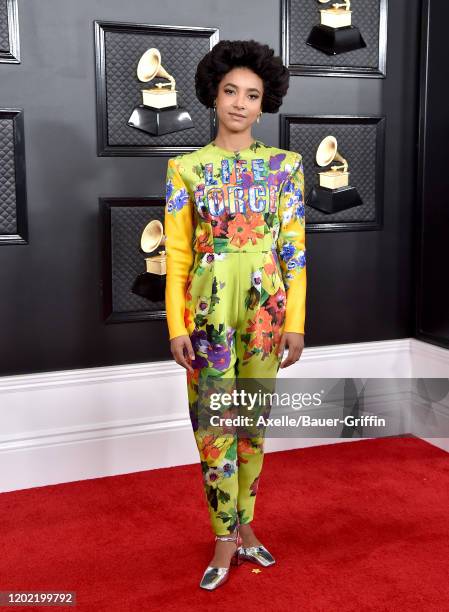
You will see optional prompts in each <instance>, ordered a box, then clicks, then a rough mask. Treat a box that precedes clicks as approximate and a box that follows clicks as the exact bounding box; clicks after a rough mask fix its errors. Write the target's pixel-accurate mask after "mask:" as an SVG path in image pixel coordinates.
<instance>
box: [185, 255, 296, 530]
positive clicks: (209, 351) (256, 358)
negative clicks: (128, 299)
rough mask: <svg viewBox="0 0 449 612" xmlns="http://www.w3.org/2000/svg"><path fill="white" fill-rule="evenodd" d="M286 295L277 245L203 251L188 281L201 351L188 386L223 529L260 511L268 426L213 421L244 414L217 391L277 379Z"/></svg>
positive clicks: (208, 485) (213, 507)
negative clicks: (214, 400) (240, 427)
mask: <svg viewBox="0 0 449 612" xmlns="http://www.w3.org/2000/svg"><path fill="white" fill-rule="evenodd" d="M285 301H286V300H285V290H284V285H283V282H282V277H281V272H280V268H279V263H278V260H277V255H276V253H275V251H273V250H271V251H242V252H222V253H218V252H214V253H202V252H195V257H194V263H193V267H192V270H191V272H190V274H189V279H188V282H187V286H186V310H185V323H186V327H187V329H188V332H189V336H190V339H191V342H192V347H193V350H194V352H195V359H194V361H193V362H192V367H193V368H194V372H193V374H191V373H190V372H187V391H188V401H189V414H190V419H191V422H192V427H193V432H194V437H195V441H196V444H197V447H198V451H199V456H200V462H201V472H202V478H203V485H204V491H205V497H206V501H207V506H208V510H209V516H210V521H211V525H212V529H213V531H214V533H215V534H216V535H226V534H229V533H231V532H233V531H234V530H235V528H236V526H237V525H238V524H239V523H242V524H243V523H250V522H251V521H252V520H253V518H254V509H255V502H256V496H257V490H258V485H259V482H260V476H261V471H262V465H263V459H264V435H263V430H261V428H260V427H258V428H255V429H254V431H253V433H251V430H250V433H246V434H245V435H243V436H239V435H238V434H237V433H233V430H232V428H231V429H228V428H226V427H225V428H223V427H221V428H220V427H212V428H211V427H209V426H208V424H209V423H210V420H208V419H209V417H210V416H211V415H213V414H215V415H217V414H219V415H220V416H225V417H227V416H235V414H236V413H235V410H236V406H231V407H230V409H229V412H228V411H227V409H225V408H224V407H223V406H220V408H219V410H216V411H214V410H213V409H211V404H210V399H211V397H212V395H211V394H212V393H220V392H226V393H230V392H232V390H233V389H235V388H236V387H238V386H239V381H242V382H244V381H243V379H245V380H249V379H260V378H266V379H270V380H274V379H275V378H276V375H277V372H278V370H279V365H280V362H281V359H282V355H278V354H277V349H278V347H279V342H280V339H281V336H282V331H283V326H284V319H285ZM243 386H244V387H245V384H243ZM264 416H268V414H267V412H266V411H265V412H264Z"/></svg>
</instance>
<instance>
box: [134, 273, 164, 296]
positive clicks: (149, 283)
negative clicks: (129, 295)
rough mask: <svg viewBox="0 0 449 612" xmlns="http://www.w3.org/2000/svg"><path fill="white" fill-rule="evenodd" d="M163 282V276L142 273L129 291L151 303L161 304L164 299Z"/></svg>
mask: <svg viewBox="0 0 449 612" xmlns="http://www.w3.org/2000/svg"><path fill="white" fill-rule="evenodd" d="M165 281H166V275H165V274H153V273H151V272H143V273H142V274H139V276H138V277H137V278H136V280H135V281H134V283H133V286H132V288H131V291H132V292H133V293H135V294H136V295H140V296H141V297H144V298H147V299H148V300H150V301H151V302H161V301H163V300H164V299H165Z"/></svg>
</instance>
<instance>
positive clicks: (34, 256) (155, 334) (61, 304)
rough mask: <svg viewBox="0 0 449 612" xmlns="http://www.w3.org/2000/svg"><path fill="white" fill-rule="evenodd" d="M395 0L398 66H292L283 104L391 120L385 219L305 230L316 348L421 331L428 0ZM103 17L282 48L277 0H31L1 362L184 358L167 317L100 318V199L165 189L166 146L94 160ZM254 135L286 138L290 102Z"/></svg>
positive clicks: (9, 74) (391, 28)
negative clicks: (206, 30) (97, 36)
mask: <svg viewBox="0 0 449 612" xmlns="http://www.w3.org/2000/svg"><path fill="white" fill-rule="evenodd" d="M389 4H390V6H389V15H388V57H387V75H388V76H387V78H386V79H368V78H343V77H341V78H335V77H327V78H326V77H310V76H292V77H291V86H290V90H289V93H288V96H287V97H286V99H285V101H284V104H283V106H282V108H281V112H284V113H299V114H308V113H310V114H349V115H352V114H365V115H371V114H374V115H376V114H377V115H382V114H385V115H386V118H387V124H386V160H385V167H386V168H385V185H386V188H385V203H384V229H382V230H381V231H362V232H360V233H357V232H339V233H321V234H320V233H315V234H308V235H307V249H308V297H307V321H306V345H307V346H314V345H323V344H333V343H341V342H359V341H369V340H385V339H391V338H401V337H408V336H410V335H412V333H413V325H412V324H413V316H412V307H413V304H412V297H413V284H412V283H413V262H412V223H413V208H414V201H415V200H414V199H415V158H416V139H417V102H418V71H419V61H418V60H419V32H420V28H419V16H420V2H419V0H407V1H406V0H394V1H391V0H390V3H389ZM94 19H101V20H110V21H128V22H138V23H156V24H176V25H193V26H200V25H201V26H208V27H218V28H219V30H220V39H225V38H231V39H237V38H255V39H257V40H259V41H261V42H266V43H268V44H270V45H271V46H273V47H274V49H275V50H276V52H277V53H279V52H280V6H279V3H278V2H277V1H276V2H275V1H274V0H250V1H248V2H245V3H242V2H240V0H229V2H226V3H223V2H218V1H217V0H188V1H186V2H183V3H180V2H179V1H178V0H166V1H165V2H163V3H160V2H155V1H148V0H146V1H143V0H129V2H127V3H126V5H125V3H124V2H123V1H122V0H102V1H99V0H96V1H95V2H92V1H91V0H77V1H76V2H69V1H68V0H39V1H38V2H35V1H33V0H19V20H20V41H21V57H22V63H21V64H20V65H6V64H3V65H0V82H1V90H0V106H2V107H14V108H16V107H23V108H24V118H25V147H26V149H25V150H26V170H27V192H28V222H29V244H28V245H5V246H2V247H1V248H0V292H1V293H0V322H1V343H0V347H1V348H0V374H2V375H7V374H20V373H31V372H40V371H50V370H62V369H71V368H84V367H92V366H102V365H113V364H124V363H134V362H145V361H157V360H164V359H170V358H171V353H170V350H169V342H168V334H167V329H166V323H165V321H148V322H130V323H123V324H110V325H106V324H105V323H104V322H103V319H102V300H101V294H100V280H101V253H100V249H99V243H98V241H99V224H98V197H99V196H138V197H141V196H147V195H152V194H154V195H161V194H164V193H165V173H166V165H167V157H159V158H155V157H153V158H151V157H140V158H139V157H135V158H133V157H121V158H114V157H97V155H96V119H95V78H94V67H95V66H94V64H95V62H94V37H93V20H94ZM254 135H255V136H256V137H257V138H260V139H261V140H263V141H264V142H266V143H269V144H273V145H279V117H278V115H271V116H267V115H264V118H263V121H262V122H261V123H260V124H259V125H258V126H257V128H256V129H255V130H254Z"/></svg>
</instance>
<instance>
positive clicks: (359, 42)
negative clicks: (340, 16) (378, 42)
mask: <svg viewBox="0 0 449 612" xmlns="http://www.w3.org/2000/svg"><path fill="white" fill-rule="evenodd" d="M306 44H308V45H310V46H311V47H315V49H318V50H319V51H323V53H326V54H327V55H338V54H339V53H346V52H347V51H354V49H361V48H362V47H366V43H365V41H364V40H363V38H362V35H361V34H360V30H359V29H358V28H356V27H355V26H352V25H351V26H344V27H342V28H331V27H330V26H326V25H322V24H319V25H316V26H313V28H312V31H311V32H310V34H309V38H308V39H307V40H306Z"/></svg>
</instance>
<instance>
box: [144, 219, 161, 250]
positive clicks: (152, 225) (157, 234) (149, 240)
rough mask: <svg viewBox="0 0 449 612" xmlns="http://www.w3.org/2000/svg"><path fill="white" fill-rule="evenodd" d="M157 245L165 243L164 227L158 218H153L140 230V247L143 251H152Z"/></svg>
mask: <svg viewBox="0 0 449 612" xmlns="http://www.w3.org/2000/svg"><path fill="white" fill-rule="evenodd" d="M159 245H162V246H164V245H165V236H164V227H163V225H162V223H161V222H160V221H159V220H158V219H153V220H152V221H150V222H149V223H147V225H146V226H145V228H144V230H143V232H142V236H141V238H140V248H141V249H142V251H144V253H152V252H153V251H154V250H155V249H157V247H158V246H159Z"/></svg>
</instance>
